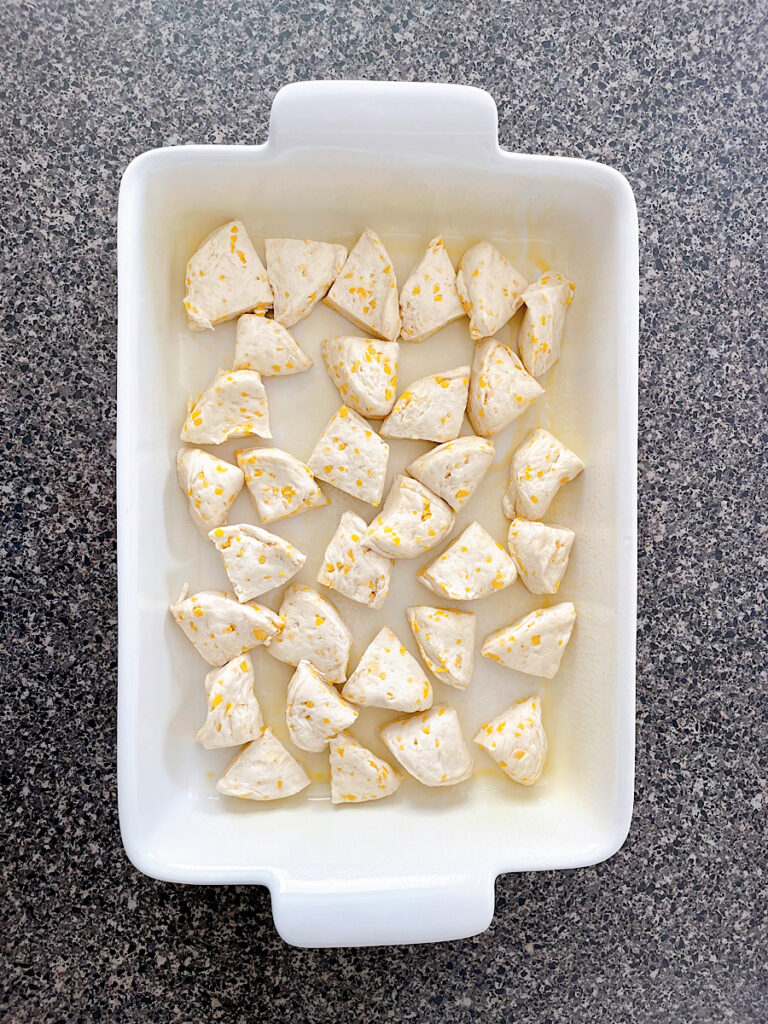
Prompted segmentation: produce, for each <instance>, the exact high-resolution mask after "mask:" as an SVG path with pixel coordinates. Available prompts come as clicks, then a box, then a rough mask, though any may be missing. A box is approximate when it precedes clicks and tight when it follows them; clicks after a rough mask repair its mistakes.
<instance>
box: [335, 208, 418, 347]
mask: <svg viewBox="0 0 768 1024" xmlns="http://www.w3.org/2000/svg"><path fill="white" fill-rule="evenodd" d="M325 303H326V305H328V306H330V307H331V309H334V310H336V312H337V313H341V315H342V316H345V317H346V318H347V320H351V321H352V323H353V324H355V325H356V326H357V327H360V328H361V329H362V330H364V331H370V332H371V333H373V334H375V335H376V336H377V337H379V338H384V340H385V341H395V339H396V338H397V336H398V335H399V334H400V304H399V302H398V297H397V279H396V278H395V270H394V267H393V266H392V260H391V259H390V258H389V255H388V254H387V250H386V249H385V248H384V244H383V243H382V241H381V239H380V238H379V236H378V235H377V234H376V232H375V231H371V230H370V228H366V229H365V231H364V232H363V233H362V235H360V238H359V239H358V240H357V243H356V244H355V246H354V248H353V249H352V251H351V252H350V254H349V257H348V258H347V262H346V263H345V264H344V266H343V267H342V268H341V270H340V271H339V274H338V277H337V278H336V280H335V281H334V283H333V287H332V288H331V290H330V291H329V292H328V294H327V295H326V297H325Z"/></svg>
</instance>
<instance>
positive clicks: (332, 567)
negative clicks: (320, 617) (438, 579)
mask: <svg viewBox="0 0 768 1024" xmlns="http://www.w3.org/2000/svg"><path fill="white" fill-rule="evenodd" d="M367 529H368V524H367V523H366V521H365V520H364V519H363V518H361V516H358V515H356V514H355V513H354V512H345V513H344V514H343V515H342V517H341V519H340V520H339V525H338V527H337V528H336V533H334V535H333V537H332V538H331V542H330V544H329V545H328V547H327V548H326V549H325V554H324V555H323V564H322V565H321V566H320V570H319V572H318V574H317V582H318V583H322V584H323V586H326V587H329V588H330V589H331V590H335V591H336V592H337V593H339V594H343V595H344V597H348V598H350V600H352V601H357V602H358V603H359V604H366V605H368V607H369V608H381V606H382V605H383V604H384V601H385V600H386V597H387V594H388V593H389V581H390V577H391V576H392V566H393V565H394V562H393V561H392V559H391V558H386V557H385V556H384V555H380V554H378V552H376V551H371V550H370V549H369V548H366V547H365V546H364V543H363V538H364V537H365V534H366V531H367Z"/></svg>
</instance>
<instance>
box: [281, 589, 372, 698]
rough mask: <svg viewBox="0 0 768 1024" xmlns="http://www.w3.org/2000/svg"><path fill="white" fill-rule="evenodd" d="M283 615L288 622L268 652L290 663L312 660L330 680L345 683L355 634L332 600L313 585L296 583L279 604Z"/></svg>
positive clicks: (324, 676) (325, 677) (330, 681)
mask: <svg viewBox="0 0 768 1024" xmlns="http://www.w3.org/2000/svg"><path fill="white" fill-rule="evenodd" d="M280 616H281V619H282V620H283V621H284V623H285V625H284V626H283V631H282V633H281V634H280V636H279V637H276V638H275V640H274V641H273V642H272V644H271V645H270V647H269V653H270V654H271V655H273V656H274V657H275V658H277V660H278V661H284V662H286V663H287V664H289V665H298V664H299V662H300V661H304V660H306V661H311V662H312V664H313V665H314V666H315V668H316V669H317V671H318V672H319V673H320V674H321V675H322V676H323V678H324V679H326V680H327V681H328V682H329V683H342V682H344V680H345V679H346V677H347V662H348V661H349V649H350V647H351V646H352V634H351V633H350V631H349V630H348V629H347V627H346V625H345V623H344V620H343V619H342V617H341V616H340V615H339V613H338V612H337V611H336V608H335V607H334V606H333V605H332V604H331V602H330V601H329V600H328V599H327V598H325V597H323V596H322V594H318V592H317V591H316V590H313V589H312V587H305V586H299V585H298V584H296V583H294V584H293V585H292V586H290V587H289V588H288V591H287V592H286V595H285V597H284V598H283V603H282V604H281V605H280ZM276 641H279V643H276Z"/></svg>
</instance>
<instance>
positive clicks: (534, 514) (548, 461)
mask: <svg viewBox="0 0 768 1024" xmlns="http://www.w3.org/2000/svg"><path fill="white" fill-rule="evenodd" d="M582 469H584V463H583V462H582V461H581V459H580V458H579V457H578V455H575V454H574V453H573V452H572V451H571V450H570V449H568V448H566V447H565V445H564V444H561V442H560V441H558V440H557V438H556V437H555V436H554V435H553V434H550V432H549V431H548V430H542V429H541V427H538V428H537V429H536V430H532V431H531V433H530V434H529V435H528V437H526V439H525V440H524V441H523V443H522V444H521V445H520V447H519V448H518V449H517V450H516V452H515V453H514V455H513V456H512V461H511V463H510V466H509V483H508V484H507V489H506V491H505V493H504V499H503V502H502V507H503V509H504V515H505V516H506V517H507V519H514V518H515V516H520V518H521V519H543V518H544V516H545V514H546V511H547V509H548V508H549V506H550V503H551V501H552V499H553V498H554V496H555V495H556V494H557V492H558V491H559V490H560V488H561V487H562V486H563V484H565V483H567V482H568V481H569V480H573V478H574V477H577V476H578V475H579V473H580V472H581V471H582Z"/></svg>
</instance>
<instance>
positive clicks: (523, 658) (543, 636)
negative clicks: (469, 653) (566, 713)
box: [481, 601, 576, 679]
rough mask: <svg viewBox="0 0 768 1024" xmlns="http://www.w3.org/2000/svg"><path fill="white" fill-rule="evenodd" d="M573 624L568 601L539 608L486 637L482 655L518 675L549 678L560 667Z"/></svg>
mask: <svg viewBox="0 0 768 1024" xmlns="http://www.w3.org/2000/svg"><path fill="white" fill-rule="evenodd" d="M575 621H576V609H575V608H574V607H573V605H572V604H571V602H570V601H563V603H562V604H556V605H553V606H552V607H551V608H538V609H537V610H536V611H535V612H531V613H530V614H529V615H524V616H523V618H522V619H520V620H519V621H518V622H514V623H513V624H512V625H511V626H505V627H504V628H503V629H497V630H496V632H495V633H491V634H490V635H489V636H487V637H486V638H485V640H483V646H482V649H481V654H482V655H483V657H484V658H490V659H491V660H492V661H498V662H500V663H501V664H502V665H506V667H507V668H513V669H515V670H516V671H518V672H527V673H528V674H529V675H532V676H544V678H545V679H552V678H553V677H554V676H555V674H556V673H557V670H558V669H559V668H560V660H561V658H562V657H563V654H564V652H565V648H566V647H567V645H568V641H569V640H570V639H571V631H572V630H573V625H574V623H575Z"/></svg>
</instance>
